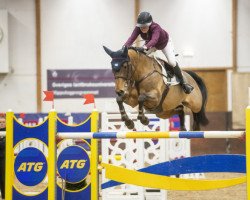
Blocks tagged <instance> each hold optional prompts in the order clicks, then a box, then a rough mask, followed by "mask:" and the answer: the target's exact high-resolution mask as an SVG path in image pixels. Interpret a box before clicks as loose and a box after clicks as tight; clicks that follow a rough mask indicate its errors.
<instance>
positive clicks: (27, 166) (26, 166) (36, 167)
mask: <svg viewBox="0 0 250 200" xmlns="http://www.w3.org/2000/svg"><path fill="white" fill-rule="evenodd" d="M43 164H44V163H42V162H37V163H35V162H24V163H22V164H21V165H20V167H19V168H18V169H17V172H21V171H23V172H31V171H34V172H40V171H41V170H42V169H43Z"/></svg>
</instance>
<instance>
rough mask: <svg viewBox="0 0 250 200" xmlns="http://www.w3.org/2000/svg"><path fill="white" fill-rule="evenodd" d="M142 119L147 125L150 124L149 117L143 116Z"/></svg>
mask: <svg viewBox="0 0 250 200" xmlns="http://www.w3.org/2000/svg"><path fill="white" fill-rule="evenodd" d="M140 121H141V123H142V124H143V125H145V126H147V125H148V124H149V119H148V118H147V117H142V118H141V120H140Z"/></svg>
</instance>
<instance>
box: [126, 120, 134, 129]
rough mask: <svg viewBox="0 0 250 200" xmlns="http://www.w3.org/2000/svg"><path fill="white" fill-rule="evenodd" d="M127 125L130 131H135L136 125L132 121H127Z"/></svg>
mask: <svg viewBox="0 0 250 200" xmlns="http://www.w3.org/2000/svg"><path fill="white" fill-rule="evenodd" d="M125 125H126V126H127V127H128V129H134V127H135V124H134V122H133V121H132V120H127V121H125Z"/></svg>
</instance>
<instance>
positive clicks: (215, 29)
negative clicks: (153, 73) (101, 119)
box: [0, 0, 250, 112]
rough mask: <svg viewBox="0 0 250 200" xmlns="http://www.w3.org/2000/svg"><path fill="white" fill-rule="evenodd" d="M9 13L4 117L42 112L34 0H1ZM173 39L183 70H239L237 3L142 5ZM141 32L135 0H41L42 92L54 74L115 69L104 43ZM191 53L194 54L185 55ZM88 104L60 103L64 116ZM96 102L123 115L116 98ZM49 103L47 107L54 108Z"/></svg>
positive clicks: (160, 1) (243, 20) (242, 42)
mask: <svg viewBox="0 0 250 200" xmlns="http://www.w3.org/2000/svg"><path fill="white" fill-rule="evenodd" d="M0 9H7V10H8V12H9V19H8V21H9V22H8V23H9V24H8V25H9V63H10V67H11V72H10V73H9V74H7V75H3V74H2V75H0V95H1V104H0V112H4V111H6V110H7V109H8V108H12V109H13V110H14V111H15V112H35V111H36V44H35V1H34V0H0ZM141 10H147V11H150V12H151V13H152V15H153V17H154V19H155V21H156V22H159V24H161V25H162V27H164V28H165V29H166V30H167V31H168V32H169V33H170V34H171V36H172V38H173V40H174V44H175V48H176V51H177V52H178V53H179V54H180V56H179V60H180V64H181V66H184V67H185V66H187V67H188V66H191V67H225V66H231V65H232V63H231V62H232V58H231V51H232V42H231V29H232V27H231V23H232V21H231V11H232V5H231V0H219V1H218V0H202V1H201V0H175V1H171V0H154V1H148V0H141ZM249 11H250V10H249V1H248V0H239V20H240V21H239V29H240V30H239V60H238V61H239V66H240V67H241V68H242V69H248V66H249V61H248V57H249V56H248V54H249V48H250V47H249V46H250V39H249V37H248V35H249V32H250V28H249V26H250V25H249V23H248V21H249V20H248V19H249V13H250V12H249ZM133 28H134V1H133V0H130V1H128V0H119V1H117V0H84V1H83V0H70V1H69V0H41V31H42V32H41V36H42V38H41V43H42V68H43V69H42V89H43V90H46V89H47V74H46V70H47V69H94V68H110V58H109V57H108V56H107V55H106V54H105V52H104V51H103V49H102V45H106V46H108V47H110V48H111V49H114V50H117V49H119V48H120V47H121V46H122V45H123V43H124V42H125V41H126V39H127V38H128V37H129V35H130V33H131V31H132V30H133ZM185 51H191V53H193V57H184V56H183V54H184V53H185ZM82 102H83V100H81V99H75V100H68V99H65V100H56V102H55V104H56V109H57V110H59V111H79V112H81V111H84V110H86V111H87V110H88V109H92V107H91V106H92V105H89V106H83V105H82ZM106 102H107V101H106V100H105V99H101V100H99V101H98V102H97V108H98V109H100V110H107V109H112V110H116V109H117V110H118V108H117V106H116V103H115V100H114V99H113V100H112V101H110V102H108V103H106ZM50 108H51V106H50V104H49V103H47V102H45V103H43V110H44V111H48V110H49V109H50Z"/></svg>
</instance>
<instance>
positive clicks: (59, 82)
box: [47, 69, 115, 99]
mask: <svg viewBox="0 0 250 200" xmlns="http://www.w3.org/2000/svg"><path fill="white" fill-rule="evenodd" d="M47 89H48V90H49V91H54V97H55V98H57V99H59V98H82V97H83V95H85V94H93V95H94V96H95V98H112V97H115V82H114V75H113V73H112V70H110V69H93V70H91V69H76V70H47Z"/></svg>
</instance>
